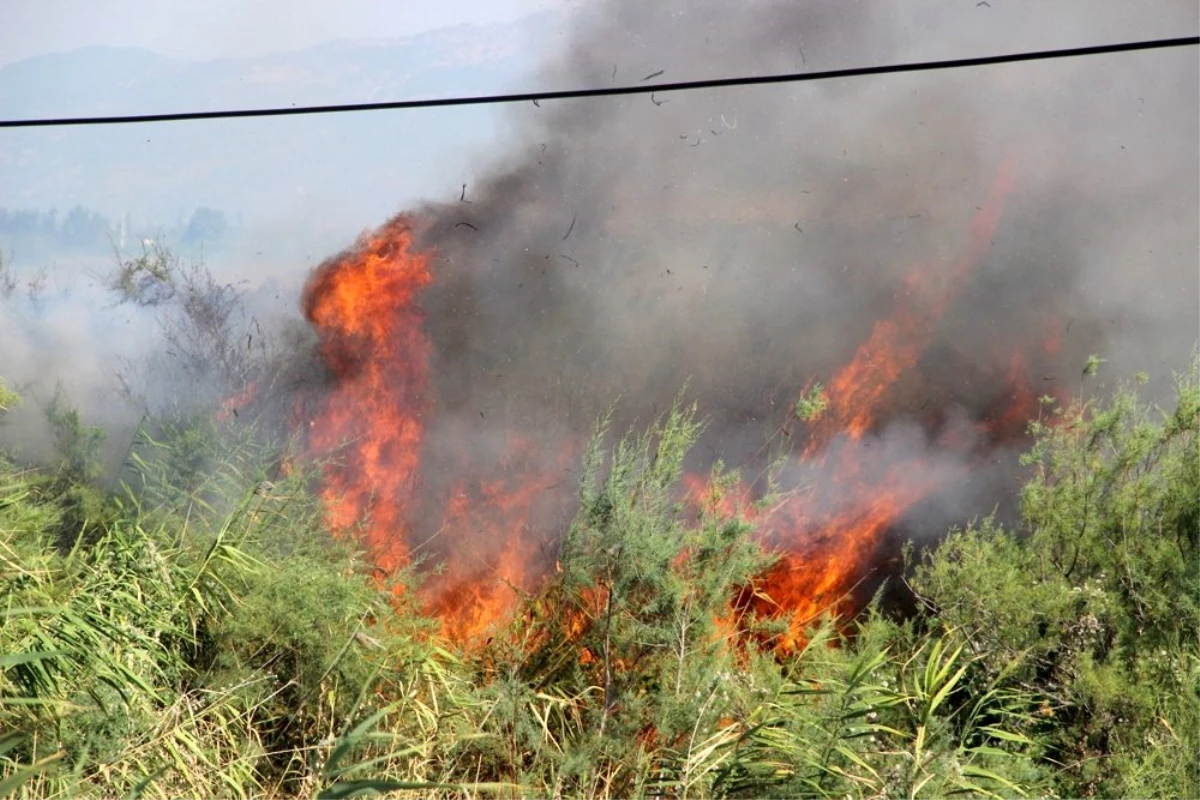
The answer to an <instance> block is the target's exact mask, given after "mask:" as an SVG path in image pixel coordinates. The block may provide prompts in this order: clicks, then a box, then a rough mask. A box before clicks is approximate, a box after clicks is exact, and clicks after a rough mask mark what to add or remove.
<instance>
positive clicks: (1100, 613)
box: [913, 365, 1200, 797]
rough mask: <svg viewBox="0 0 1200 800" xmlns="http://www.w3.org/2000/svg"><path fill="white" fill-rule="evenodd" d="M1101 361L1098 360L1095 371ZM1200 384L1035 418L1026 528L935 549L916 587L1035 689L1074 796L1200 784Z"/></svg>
mask: <svg viewBox="0 0 1200 800" xmlns="http://www.w3.org/2000/svg"><path fill="white" fill-rule="evenodd" d="M1093 371H1094V370H1093ZM1198 426H1200V387H1198V385H1197V373H1196V368H1195V365H1193V368H1192V369H1191V371H1190V372H1188V373H1187V374H1185V375H1181V376H1180V377H1179V385H1178V393H1177V398H1176V403H1175V406H1174V408H1173V409H1172V410H1170V411H1161V410H1159V409H1158V408H1156V407H1154V406H1151V405H1147V404H1143V403H1140V402H1139V401H1138V400H1137V397H1136V393H1135V392H1134V390H1133V389H1132V388H1126V389H1123V390H1121V391H1119V392H1118V393H1117V395H1116V396H1115V398H1114V399H1113V400H1112V401H1111V402H1107V403H1101V402H1094V403H1080V404H1076V405H1073V406H1071V407H1070V408H1068V409H1066V410H1064V411H1063V412H1062V413H1061V415H1060V416H1059V417H1058V418H1055V419H1053V420H1050V421H1042V422H1037V423H1035V424H1034V427H1033V432H1034V434H1035V436H1036V443H1035V445H1034V446H1033V448H1032V450H1031V451H1030V453H1029V454H1028V456H1027V457H1026V459H1025V462H1026V463H1027V464H1028V465H1029V466H1030V467H1031V468H1032V469H1033V478H1032V480H1031V481H1030V482H1029V484H1028V485H1027V486H1026V488H1025V490H1024V492H1023V495H1022V512H1023V514H1022V517H1023V519H1022V524H1021V526H1020V527H1019V528H1017V529H1013V530H1008V529H1004V528H1001V527H999V526H997V525H996V524H994V523H993V522H991V521H989V520H985V521H984V522H983V523H981V524H979V525H975V526H971V527H969V528H967V529H966V530H962V531H958V532H954V533H952V534H951V535H950V536H949V537H948V538H947V539H946V541H945V542H943V543H942V544H941V546H940V547H938V548H937V549H936V550H934V551H932V552H930V553H928V554H927V555H926V556H925V558H924V561H923V563H922V565H921V566H920V568H919V569H918V570H917V572H916V575H915V576H914V579H913V585H914V586H915V588H916V591H917V592H918V594H919V596H920V597H921V598H922V599H923V600H924V601H925V602H926V603H927V604H928V606H929V613H930V614H931V615H933V616H935V617H936V619H937V620H938V621H939V622H940V623H941V624H944V625H948V626H952V627H954V628H957V629H959V630H961V631H963V633H964V635H965V636H966V639H967V642H968V643H969V646H970V648H971V650H972V652H973V653H974V654H975V655H976V657H977V658H978V659H979V660H980V663H981V664H982V665H984V666H985V669H986V674H987V675H988V676H998V675H1007V676H1008V678H1007V682H1008V685H1014V686H1026V687H1031V688H1032V689H1033V690H1035V691H1036V692H1037V693H1039V694H1040V695H1041V696H1042V698H1043V700H1042V702H1041V705H1040V707H1039V714H1040V716H1041V718H1042V723H1043V725H1042V727H1043V728H1044V730H1045V734H1046V736H1047V738H1048V740H1049V742H1050V743H1051V745H1052V751H1051V753H1050V754H1049V756H1048V758H1049V759H1051V760H1052V761H1053V762H1056V763H1058V764H1059V771H1058V773H1057V774H1058V778H1059V783H1058V787H1057V791H1058V792H1059V793H1060V794H1061V795H1063V796H1079V797H1082V796H1105V797H1120V796H1161V797H1168V796H1174V797H1191V796H1195V795H1197V794H1200V773H1198V769H1200V767H1198V765H1197V762H1196V758H1195V754H1196V752H1198V749H1200V741H1198V737H1197V730H1198V726H1197V723H1198V722H1200V696H1198V694H1197V692H1198V690H1200V683H1198V680H1200V671H1198V666H1200V647H1198V645H1197V642H1198V639H1200V602H1198V598H1197V587H1198V586H1200V561H1198V559H1200V450H1198V444H1197V442H1198V433H1200V431H1198Z"/></svg>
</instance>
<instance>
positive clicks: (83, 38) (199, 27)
mask: <svg viewBox="0 0 1200 800" xmlns="http://www.w3.org/2000/svg"><path fill="white" fill-rule="evenodd" d="M573 1H574V0H439V2H425V0H390V1H386V0H338V2H333V1H332V0H204V1H203V2H180V1H179V0H172V1H171V2H164V1H163V0H38V2H34V0H0V65H3V64H9V63H12V62H14V61H20V60H21V59H25V58H29V57H31V56H37V55H42V54H45V53H54V52H62V51H65V50H73V49H75V48H78V47H86V46H90V45H109V46H118V47H144V48H147V49H149V50H154V51H155V52H159V53H164V54H167V55H176V56H181V57H185V58H195V59H208V58H220V57H225V56H253V55H261V54H263V53H271V52H279V51H286V50H296V49H299V48H303V47H308V46H310V45H314V44H319V43H321V42H327V41H331V40H336V39H357V38H385V39H386V38H397V37H402V36H409V35H412V34H415V33H420V32H422V31H425V30H429V29H431V28H440V27H444V26H449V25H459V24H463V23H482V22H501V21H507V20H513V19H518V18H520V17H523V16H525V15H527V14H530V13H532V12H535V11H539V10H542V9H547V8H563V7H567V6H570V5H572V4H573Z"/></svg>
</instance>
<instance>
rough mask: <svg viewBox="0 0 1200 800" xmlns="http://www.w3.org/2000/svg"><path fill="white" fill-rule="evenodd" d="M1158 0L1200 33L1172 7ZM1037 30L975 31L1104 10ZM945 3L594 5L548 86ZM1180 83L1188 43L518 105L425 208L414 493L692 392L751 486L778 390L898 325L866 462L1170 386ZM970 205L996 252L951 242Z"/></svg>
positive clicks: (977, 489) (966, 227)
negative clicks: (424, 363) (1098, 375)
mask: <svg viewBox="0 0 1200 800" xmlns="http://www.w3.org/2000/svg"><path fill="white" fill-rule="evenodd" d="M1160 10H1166V11H1173V12H1174V13H1175V14H1176V19H1177V21H1178V25H1179V29H1180V30H1190V29H1192V27H1194V19H1193V17H1194V9H1190V8H1187V7H1186V6H1185V5H1184V4H1177V5H1175V6H1173V7H1170V8H1166V7H1163V8H1160ZM978 11H979V13H980V14H986V13H988V12H987V8H986V7H980V8H979V9H978ZM1042 11H1044V12H1045V13H1039V14H1038V15H1036V18H1035V17H1033V16H1029V17H1025V18H1023V19H1018V20H1014V19H1013V18H1012V17H1006V18H1005V20H1006V21H1007V22H1008V23H1009V24H1010V25H1011V27H1012V29H1011V30H1007V31H1004V33H1005V34H1006V35H1005V36H1000V35H999V33H998V31H997V30H995V29H992V30H990V31H988V33H989V39H988V41H993V42H996V41H1004V40H1006V38H1011V39H1012V40H1020V39H1021V38H1022V36H1021V34H1022V33H1023V30H1022V29H1023V28H1026V27H1039V28H1040V27H1044V26H1046V25H1050V26H1051V27H1053V26H1054V25H1056V24H1063V25H1066V24H1068V22H1069V24H1070V25H1072V26H1073V31H1074V33H1075V34H1076V35H1079V36H1081V38H1084V39H1086V38H1087V37H1086V36H1083V35H1082V33H1081V30H1086V29H1087V27H1088V25H1089V22H1095V24H1096V28H1097V29H1098V30H1100V29H1103V28H1104V27H1105V25H1106V24H1111V22H1112V21H1111V20H1092V19H1079V18H1072V19H1070V20H1069V21H1068V20H1066V19H1063V20H1055V19H1053V18H1052V17H1050V18H1047V14H1050V15H1052V14H1053V11H1047V10H1045V9H1042ZM1105 11H1111V13H1116V14H1123V13H1128V14H1133V11H1132V10H1129V11H1120V10H1116V9H1111V10H1110V9H1106V10H1103V11H1101V12H1100V15H1101V16H1103V13H1105ZM946 16H947V15H946V13H945V9H944V4H940V3H938V4H904V5H903V6H896V5H894V4H884V3H844V2H805V3H792V2H787V3H772V2H757V3H753V4H751V5H749V6H746V5H742V4H738V5H737V6H736V7H735V6H733V5H730V4H726V3H693V2H689V3H676V4H652V5H647V4H642V3H633V2H630V3H620V2H616V3H606V4H603V5H601V6H598V7H595V8H593V9H591V10H590V11H589V12H588V13H586V14H585V15H582V16H581V18H580V20H579V21H578V22H577V24H576V26H575V28H574V30H573V31H572V34H571V37H570V40H569V43H568V44H567V45H566V46H565V47H564V48H563V49H562V51H561V52H560V53H559V54H558V56H557V57H556V58H555V60H554V61H553V66H552V74H553V76H554V83H555V85H559V84H561V85H564V86H605V85H612V84H619V83H629V82H638V81H641V80H642V79H643V78H644V77H646V76H652V75H653V76H655V77H652V78H650V80H664V81H667V80H672V81H674V80H686V79H690V78H700V77H709V76H713V75H717V74H721V75H728V74H752V73H763V72H772V71H795V70H802V69H805V68H808V69H831V68H838V67H847V66H852V65H861V64H870V63H888V62H894V61H902V60H919V59H922V58H929V57H931V56H935V55H937V53H936V52H931V50H930V48H929V42H930V41H937V40H940V39H942V38H943V37H947V38H948V37H950V36H952V35H953V34H954V33H955V32H956V31H955V30H954V29H953V28H952V26H950V25H948V24H947V23H946V21H945V18H946ZM917 31H919V32H921V34H922V35H921V36H920V37H917V36H915V35H914V32H917ZM993 37H994V38H993ZM981 41H982V39H981ZM993 49H995V48H993ZM1001 49H1004V48H1001ZM935 50H936V48H935ZM1196 65H1197V62H1196V55H1195V53H1194V52H1192V51H1181V52H1173V53H1151V54H1141V55H1133V56H1128V57H1125V56H1114V57H1104V58H1087V59H1079V60H1072V61H1062V62H1055V63H1049V64H1046V63H1041V64H1032V65H1019V66H1009V67H1001V68H981V69H971V70H960V71H956V72H948V73H939V74H936V75H898V76H889V77H883V78H878V79H866V80H845V81H830V82H823V83H815V84H804V85H793V86H772V87H762V88H749V89H729V90H720V91H706V92H692V93H678V94H671V95H662V96H658V95H655V96H634V97H626V98H614V99H604V100H586V101H574V102H569V101H564V102H555V103H546V104H543V105H542V106H541V107H537V108H533V107H530V108H522V109H520V110H519V111H517V112H515V113H514V114H513V117H514V119H513V123H512V140H513V143H512V145H511V147H510V148H509V150H508V151H507V152H505V153H504V154H503V155H502V156H501V157H499V158H494V159H493V162H494V166H493V167H492V168H491V170H490V171H488V172H485V174H484V176H483V177H482V178H480V179H478V180H476V181H473V182H471V183H469V184H468V185H467V186H466V187H465V190H464V192H463V193H462V197H461V199H460V200H458V201H454V202H449V203H443V204H439V205H433V206H427V207H425V208H423V209H421V210H420V211H419V212H418V214H417V218H418V219H419V220H420V221H421V224H422V225H424V226H426V227H423V228H422V231H423V232H422V235H421V236H420V247H421V248H423V249H426V250H427V251H428V252H429V253H430V254H431V257H432V259H433V261H432V264H431V267H430V270H431V273H432V281H431V283H430V285H429V288H428V289H427V290H425V291H424V292H423V293H422V294H421V296H420V300H419V305H420V307H421V308H422V309H423V310H424V312H425V322H424V328H425V330H426V331H427V332H428V335H429V337H430V340H431V342H432V366H431V369H430V375H431V376H432V379H431V382H432V385H431V386H430V395H431V400H430V402H431V404H432V410H431V412H430V414H429V415H428V418H427V427H426V430H425V436H424V440H423V441H424V447H425V449H426V451H427V454H426V456H425V459H426V461H425V462H423V463H425V464H426V465H427V468H426V472H425V477H424V478H423V480H424V483H423V484H422V486H423V488H424V489H425V490H426V491H429V490H430V483H431V482H432V483H433V484H437V483H438V482H439V481H441V480H455V481H456V480H458V479H459V475H458V474H457V473H456V471H455V468H454V466H453V465H454V464H456V463H457V462H456V459H460V458H461V453H462V450H463V449H464V448H466V449H468V450H469V451H470V453H471V459H472V461H473V463H484V462H487V461H488V460H489V459H492V460H494V461H495V467H494V468H495V469H496V470H497V471H501V470H503V469H504V467H503V466H502V464H503V463H504V462H505V459H506V458H509V457H510V454H511V447H510V446H509V445H508V444H507V442H508V441H509V440H508V439H507V438H506V437H507V436H508V435H509V434H510V433H513V432H515V433H517V434H519V437H520V439H521V440H522V441H528V440H532V441H533V442H534V443H535V444H534V447H533V449H534V450H536V452H538V453H540V454H542V455H544V457H545V459H546V465H545V471H546V472H547V473H548V474H549V473H552V472H553V470H554V469H558V468H559V467H558V465H559V463H560V461H561V457H562V453H563V451H564V450H568V451H572V448H573V447H574V446H575V445H576V444H577V442H578V441H579V439H581V438H584V437H586V436H587V434H588V433H589V431H590V426H591V424H592V422H593V420H594V419H595V418H596V416H597V415H598V414H600V413H601V412H602V411H603V410H604V409H605V408H606V407H607V406H608V405H609V404H610V403H612V402H613V401H615V400H617V399H619V401H620V402H619V405H618V411H617V420H618V424H617V426H616V427H618V428H621V427H624V426H625V425H626V424H628V423H630V422H632V421H633V420H634V419H635V418H636V419H640V420H642V421H645V420H647V419H648V418H650V417H651V416H653V415H654V414H655V413H656V412H661V411H663V410H664V409H665V408H667V407H668V406H669V405H670V403H671V402H672V399H673V398H674V397H675V396H676V395H677V393H678V392H679V391H680V389H681V387H683V386H684V385H685V383H686V384H687V387H688V388H687V391H686V397H687V398H688V399H695V400H696V401H698V403H699V405H700V408H701V411H702V413H703V414H704V415H705V416H706V417H707V419H708V420H709V427H708V429H707V431H706V434H705V436H704V437H703V440H702V443H701V446H700V448H699V450H698V453H697V456H698V458H699V459H700V460H705V459H707V460H708V461H709V462H711V461H713V460H716V459H718V458H720V459H724V460H725V461H726V462H727V463H731V464H734V465H744V466H746V467H748V468H750V469H751V470H753V469H756V468H757V467H759V466H761V463H762V462H763V461H764V460H765V457H766V456H765V453H766V452H767V450H766V447H765V445H766V443H767V442H768V441H773V442H774V443H776V444H786V443H785V442H784V440H783V439H782V438H781V437H780V436H779V430H780V427H781V425H784V424H785V423H786V422H787V420H788V418H789V416H790V414H791V409H792V406H793V404H794V402H795V400H796V397H797V396H798V393H799V390H800V389H801V388H802V387H804V386H805V385H807V384H809V383H810V382H812V381H814V380H817V381H826V382H827V381H829V380H831V379H832V378H833V377H834V376H835V375H836V374H837V371H838V369H839V368H840V367H842V366H843V365H846V364H847V363H848V362H849V361H851V359H852V358H853V357H854V355H855V352H856V350H857V349H858V348H859V347H860V346H861V345H862V344H863V343H864V342H866V341H867V340H868V339H869V338H870V337H871V335H872V331H873V329H874V328H875V326H876V324H877V323H879V322H880V321H881V320H886V319H887V318H889V317H890V316H892V315H893V314H896V313H897V312H904V313H909V314H912V315H914V316H916V317H918V318H920V319H921V320H925V322H926V323H927V325H928V326H929V330H928V331H927V332H925V331H923V332H922V333H921V334H920V335H919V336H917V337H916V343H915V344H913V346H916V347H918V348H919V354H918V355H917V357H916V359H915V363H914V364H913V365H912V366H911V368H909V367H907V366H906V367H905V368H904V369H902V371H901V374H900V375H899V377H898V379H897V380H896V381H895V383H894V385H891V386H890V387H889V388H888V389H887V391H886V393H885V395H884V399H883V400H882V402H881V403H880V405H879V407H878V408H877V409H876V412H875V414H874V416H873V421H872V432H873V433H874V434H876V435H877V436H878V437H879V439H878V441H877V442H876V448H875V450H874V451H872V452H871V453H870V454H864V456H863V457H864V458H869V459H871V460H875V459H880V460H881V461H882V462H884V463H883V464H882V465H880V466H877V468H883V467H884V466H886V462H887V461H889V460H892V459H897V460H899V459H900V458H901V455H902V452H901V451H907V452H903V456H904V457H905V458H908V457H911V456H912V451H913V450H914V449H915V450H917V451H922V452H923V455H924V456H926V457H928V458H929V459H931V463H940V462H943V461H946V460H951V461H954V460H960V459H961V458H965V456H964V457H960V456H956V455H953V454H952V453H951V451H949V450H945V449H943V448H940V447H939V445H938V444H937V441H938V437H939V436H940V435H942V434H943V433H944V431H945V429H946V426H948V425H952V424H953V423H954V422H955V421H956V420H961V419H967V420H971V421H975V422H978V423H984V424H985V425H987V424H989V423H990V424H991V427H990V428H989V431H990V432H989V433H988V434H978V433H977V434H976V435H985V436H991V437H992V438H993V440H994V441H993V442H992V445H993V446H1000V445H1004V446H1007V445H1010V444H1011V445H1013V446H1016V447H1020V446H1024V443H1023V442H1022V441H1021V437H1020V434H1021V433H1022V432H1023V425H1024V422H1025V420H1026V419H1027V418H1028V416H1030V415H1035V414H1036V413H1037V406H1036V403H1034V402H1030V400H1032V399H1035V398H1036V397H1038V396H1041V395H1056V396H1058V397H1063V396H1065V395H1066V394H1070V393H1073V392H1075V391H1078V389H1079V387H1080V374H1081V370H1082V367H1083V365H1084V363H1085V361H1086V357H1087V356H1088V355H1089V354H1091V353H1096V354H1100V355H1102V356H1103V357H1104V358H1106V359H1108V364H1107V365H1106V367H1105V371H1106V372H1107V373H1108V374H1110V375H1118V376H1124V375H1129V374H1131V373H1132V372H1133V371H1134V370H1145V371H1147V372H1150V373H1153V374H1154V375H1155V376H1156V377H1158V378H1166V379H1168V380H1169V370H1170V369H1171V368H1175V367H1178V366H1180V365H1182V364H1183V363H1184V362H1185V361H1186V359H1187V357H1188V354H1189V351H1190V350H1191V348H1192V347H1193V346H1194V343H1195V341H1196V338H1197V321H1198V316H1197V302H1198V300H1197V266H1196V252H1197V224H1196V207H1197V202H1196V200H1197V199H1196V191H1197V190H1196V181H1195V179H1194V178H1195V175H1196V170H1197V160H1196V159H1197V156H1196V141H1197V113H1196V107H1195V102H1194V97H1195V95H1196V91H1195V90H1196V88H1197V80H1196ZM1184 97H1187V98H1191V99H1189V100H1188V101H1187V102H1181V99H1182V98H1184ZM1001 172H1004V173H1005V175H1000V173H1001ZM998 182H1001V183H1006V184H1007V187H1006V188H1005V189H1004V190H1003V191H1002V192H1001V193H1000V194H1001V195H1002V196H999V197H997V196H995V195H996V194H997V192H996V190H995V188H994V187H995V184H997V183H998ZM988 203H992V204H993V205H994V206H997V208H996V209H995V211H996V213H997V214H998V220H997V222H996V225H995V231H994V235H992V236H989V237H988V241H987V242H985V243H984V245H985V246H984V247H983V248H982V249H979V250H978V251H977V252H976V253H975V255H974V256H972V255H968V253H969V252H970V251H971V248H972V243H971V242H970V237H971V232H970V231H971V225H972V219H973V217H974V216H975V215H976V214H977V213H979V212H980V210H981V209H982V208H983V206H984V205H985V204H988ZM964 258H965V259H967V260H968V261H969V262H970V263H968V264H966V265H965V267H964V268H962V269H956V268H955V263H956V262H958V261H960V260H962V259H964ZM947 281H948V282H949V285H948V286H941V283H943V282H947ZM930 287H934V288H930ZM935 296H937V297H943V296H944V297H945V298H946V299H945V301H944V302H942V301H940V300H937V301H935V300H934V299H933V298H934V297H935ZM897 338H898V339H902V340H901V341H897V342H896V343H895V344H896V345H897V347H900V348H903V347H907V346H909V345H910V342H909V341H908V339H911V338H912V337H908V339H905V338H904V337H903V336H899V335H898V336H897ZM875 367H876V368H877V369H884V368H885V367H886V365H884V364H877V365H875ZM800 435H803V434H802V433H801V434H800ZM869 445H870V442H867V443H866V444H863V445H861V446H862V447H867V446H869ZM1002 460H1005V459H1002V458H1001V454H993V457H992V458H991V459H990V461H991V462H999V461H1002ZM439 463H444V464H445V465H446V470H445V472H446V474H445V476H444V477H440V478H439V477H438V476H439V470H438V469H436V468H434V465H436V464H439ZM1005 464H1006V466H1011V462H1010V461H1008V460H1005ZM988 476H989V473H987V472H986V470H984V471H983V472H981V471H979V470H975V471H972V472H971V473H969V474H968V473H966V472H963V473H962V475H961V480H958V481H955V482H952V487H951V488H949V489H946V490H943V491H942V492H940V493H939V495H938V496H937V497H936V498H934V499H933V500H931V501H930V503H932V505H934V506H936V507H937V509H936V510H937V512H938V513H937V515H936V517H937V518H936V520H932V521H930V524H929V525H926V526H917V527H925V528H927V529H929V530H936V529H940V528H937V527H936V526H935V523H936V525H943V524H944V523H945V522H946V521H947V519H949V518H953V517H955V516H958V517H961V516H963V515H967V514H977V513H986V512H987V511H989V510H990V508H991V503H992V502H994V501H995V500H996V499H997V498H996V496H995V491H994V490H995V488H996V486H995V485H994V484H993V481H992V479H991V478H989V477H988ZM434 493H435V494H436V493H437V492H436V491H435V492H434ZM927 505H929V504H928V503H927ZM925 511H927V512H929V511H931V509H928V508H926V509H925ZM910 523H911V521H910ZM434 527H436V526H434Z"/></svg>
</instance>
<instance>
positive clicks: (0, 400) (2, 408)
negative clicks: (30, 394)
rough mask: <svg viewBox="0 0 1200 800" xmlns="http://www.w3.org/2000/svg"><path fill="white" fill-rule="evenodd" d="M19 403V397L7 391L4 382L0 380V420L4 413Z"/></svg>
mask: <svg viewBox="0 0 1200 800" xmlns="http://www.w3.org/2000/svg"><path fill="white" fill-rule="evenodd" d="M20 402H21V395H19V394H17V393H16V392H14V391H13V390H12V389H9V388H8V386H7V385H6V384H5V383H4V380H3V379H2V378H0V418H2V417H3V416H4V412H6V411H8V410H10V409H12V408H15V407H16V405H17V404H18V403H20Z"/></svg>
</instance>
